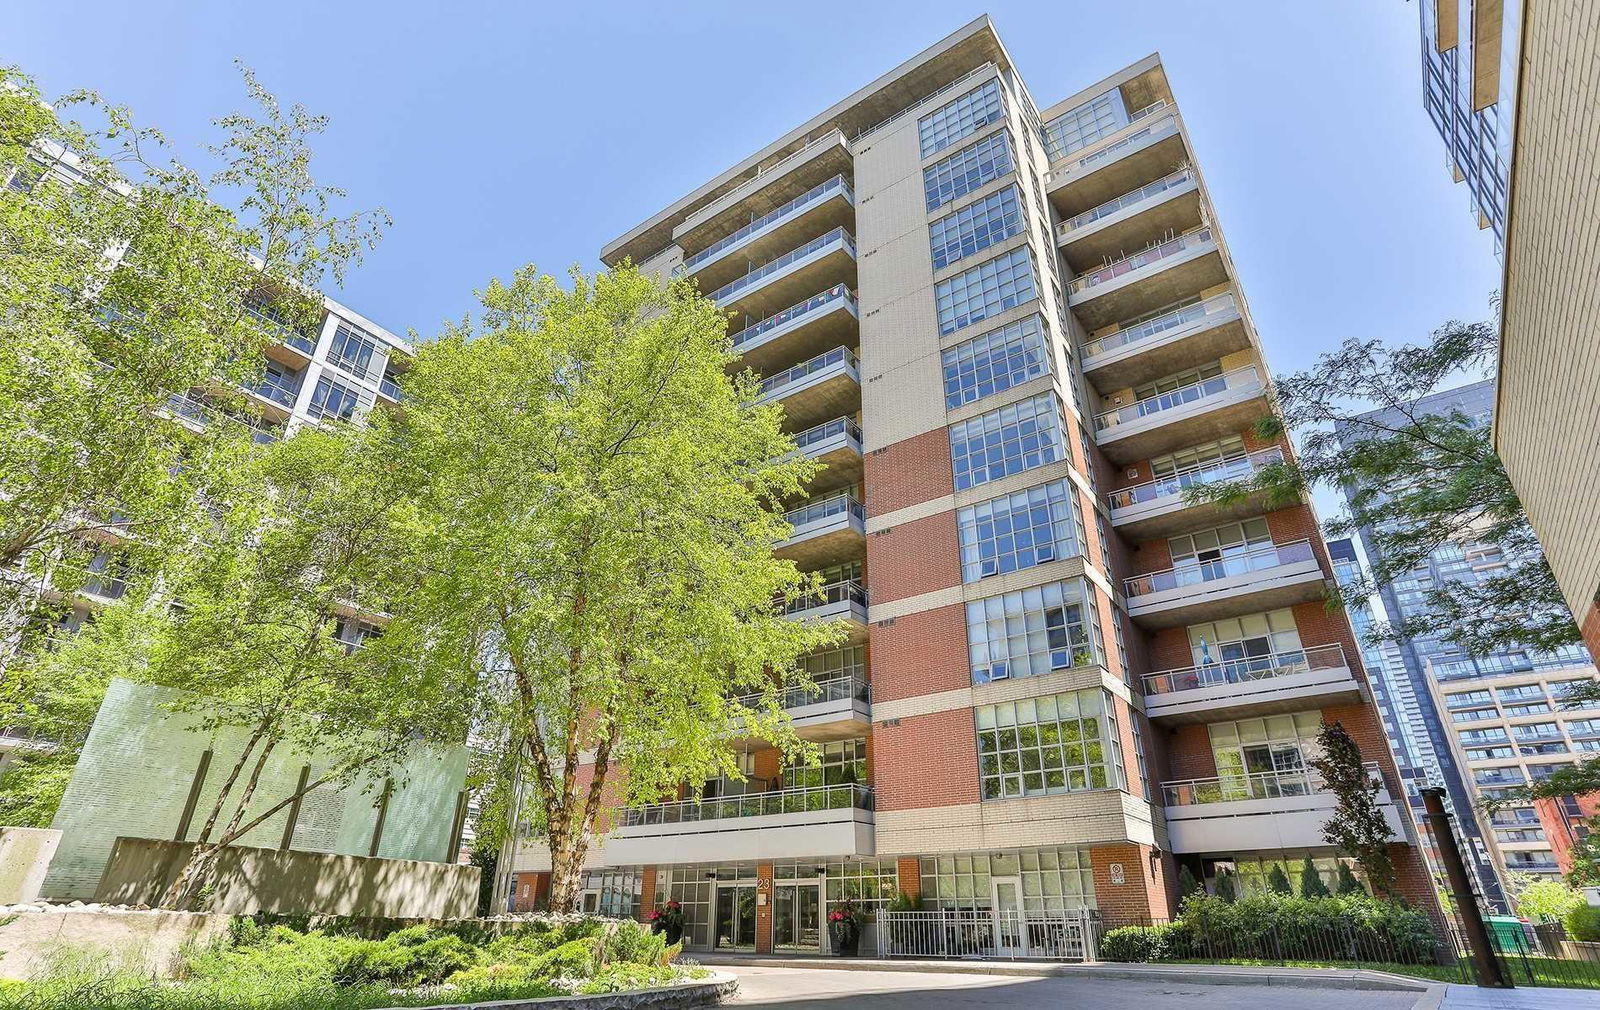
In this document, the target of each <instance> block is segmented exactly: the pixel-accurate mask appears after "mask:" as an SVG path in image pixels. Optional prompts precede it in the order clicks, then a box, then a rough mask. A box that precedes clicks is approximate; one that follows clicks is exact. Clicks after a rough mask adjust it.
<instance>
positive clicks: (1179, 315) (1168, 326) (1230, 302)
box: [1083, 293, 1238, 361]
mask: <svg viewBox="0 0 1600 1010" xmlns="http://www.w3.org/2000/svg"><path fill="white" fill-rule="evenodd" d="M1237 308H1238V303H1237V302H1235V301H1234V298H1233V295H1232V293H1225V294H1220V295H1212V296H1211V297H1210V298H1207V299H1206V300H1205V301H1201V302H1193V303H1191V304H1189V305H1184V306H1181V307H1179V308H1176V309H1173V310H1172V311H1170V312H1163V313H1161V314H1160V315H1158V316H1151V317H1150V318H1148V319H1141V320H1139V321H1138V322H1136V323H1129V324H1126V325H1123V326H1119V327H1117V329H1116V330H1115V331H1114V332H1112V333H1108V334H1106V335H1105V336H1103V337H1100V338H1098V339H1096V340H1091V341H1089V342H1088V343H1086V344H1084V345H1083V357H1084V360H1085V361H1087V360H1088V359H1089V358H1092V357H1094V356H1095V355H1097V354H1105V353H1106V352H1107V351H1114V350H1116V349H1117V348H1119V347H1126V346H1127V345H1129V344H1136V343H1139V342H1140V341H1144V340H1149V339H1150V338H1152V337H1158V336H1160V335H1161V334H1163V333H1167V332H1169V331H1171V330H1176V329H1178V328H1180V327H1183V326H1188V325H1189V324H1190V323H1193V322H1196V321H1198V320H1201V319H1204V318H1205V317H1207V316H1217V315H1221V314H1223V313H1225V312H1232V311H1236V310H1237Z"/></svg>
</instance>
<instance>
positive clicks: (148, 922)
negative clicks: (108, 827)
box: [0, 906, 230, 979]
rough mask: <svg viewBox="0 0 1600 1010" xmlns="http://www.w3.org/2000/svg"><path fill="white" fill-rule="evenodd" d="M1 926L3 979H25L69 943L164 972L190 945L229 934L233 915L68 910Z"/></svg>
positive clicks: (13, 919)
mask: <svg viewBox="0 0 1600 1010" xmlns="http://www.w3.org/2000/svg"><path fill="white" fill-rule="evenodd" d="M8 918H10V919H11V921H10V922H7V923H5V924H4V925H0V978H10V979H26V978H28V977H29V976H30V975H32V974H33V973H34V972H35V971H37V970H39V969H40V968H42V967H43V966H44V964H45V963H46V961H47V960H48V959H50V958H51V957H54V956H57V955H58V954H60V953H61V952H62V950H63V948H64V947H80V948H84V949H91V950H94V951H97V952H102V953H106V954H109V955H111V956H112V957H115V958H118V959H120V960H122V961H123V963H125V964H128V965H135V966H143V967H144V969H145V970H147V971H151V972H165V971H166V969H167V967H168V966H169V965H170V963H171V961H172V958H173V956H174V955H175V954H177V953H178V951H179V950H180V949H182V948H183V946H184V945H185V944H189V943H194V944H207V943H210V942H212V941H213V940H215V939H217V938H218V937H221V936H223V935H225V934H226V933H227V931H228V920H229V918H230V917H229V916H226V915H207V914H203V913H196V912H133V911H118V910H115V909H94V910H89V909H66V908H61V907H59V906H58V907H56V908H54V909H52V910H50V911H48V912H38V911H34V912H24V913H21V914H17V915H14V916H8Z"/></svg>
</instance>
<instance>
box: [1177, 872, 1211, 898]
mask: <svg viewBox="0 0 1600 1010" xmlns="http://www.w3.org/2000/svg"><path fill="white" fill-rule="evenodd" d="M1203 890H1205V888H1204V886H1202V885H1201V883H1200V881H1198V880H1196V879H1195V876H1194V871H1193V870H1191V869H1189V867H1188V864H1183V865H1180V866H1179V867H1178V898H1179V899H1180V900H1182V899H1183V898H1187V897H1188V896H1189V895H1191V894H1194V893H1196V892H1197V891H1203Z"/></svg>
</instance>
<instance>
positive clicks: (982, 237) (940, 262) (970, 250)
mask: <svg viewBox="0 0 1600 1010" xmlns="http://www.w3.org/2000/svg"><path fill="white" fill-rule="evenodd" d="M1022 223H1023V221H1022V208H1021V206H1020V205H1019V204H1018V201H1017V187H1015V186H1008V187H1006V188H1005V189H1002V190H1001V191H1000V192H998V193H990V194H989V195H988V196H986V197H984V198H983V199H982V200H976V201H974V202H972V203H969V204H967V205H966V206H965V207H962V208H961V209H960V210H958V211H956V212H955V213H954V214H950V215H948V216H946V217H941V218H940V219H939V220H937V221H935V222H933V224H931V225H929V226H928V235H929V248H930V250H931V252H932V255H933V268H934V269H935V270H939V269H942V268H943V267H947V266H949V265H950V264H952V263H955V262H957V261H958V260H961V259H965V258H966V257H968V256H971V255H973V254H974V253H977V252H981V251H982V250H984V249H987V248H989V247H990V246H992V245H994V244H995V243H997V242H1004V241H1005V240H1006V239H1008V238H1011V237H1012V236H1013V235H1020V234H1021V233H1022Z"/></svg>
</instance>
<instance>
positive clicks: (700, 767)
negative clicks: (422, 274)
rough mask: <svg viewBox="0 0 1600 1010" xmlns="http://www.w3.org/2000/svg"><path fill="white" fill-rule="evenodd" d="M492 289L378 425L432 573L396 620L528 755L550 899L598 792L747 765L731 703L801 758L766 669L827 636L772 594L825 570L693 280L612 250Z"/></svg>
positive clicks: (780, 680)
mask: <svg viewBox="0 0 1600 1010" xmlns="http://www.w3.org/2000/svg"><path fill="white" fill-rule="evenodd" d="M480 297H481V299H482V302H483V316H482V319H481V320H480V321H478V322H477V323H473V322H470V321H469V322H464V323H462V324H459V325H456V326H452V327H450V328H448V329H447V330H446V331H445V333H444V334H443V336H442V337H441V338H440V339H439V340H438V341H436V342H434V343H432V344H430V345H428V346H426V347H424V348H423V349H422V350H421V352H420V353H419V355H418V357H417V360H416V362H415V364H414V366H413V367H412V368H411V369H410V371H409V372H408V374H407V385H406V401H405V404H404V406H403V409H400V410H398V411H394V412H385V413H384V414H383V415H382V416H379V417H377V418H375V420H374V424H373V425H372V428H371V432H372V437H373V439H374V440H376V441H375V444H378V445H381V446H383V447H384V449H385V452H384V458H387V459H390V460H392V461H394V463H395V465H396V466H398V467H401V468H404V469H406V470H407V471H408V472H410V473H413V474H415V475H417V490H416V494H415V495H414V497H413V498H412V499H411V500H410V501H409V502H408V503H407V505H406V506H405V509H404V513H405V515H406V516H407V518H406V520H405V522H406V524H407V525H409V527H410V528H411V529H412V530H413V532H414V543H413V546H412V550H413V557H414V558H415V565H416V568H417V570H418V571H420V572H423V573H424V577H423V578H422V579H421V581H420V582H419V584H418V585H417V586H416V587H414V588H413V589H411V590H410V591H408V595H407V608H406V609H407V613H405V614H396V616H395V619H393V620H391V622H390V624H389V626H388V628H387V629H386V631H385V640H388V639H391V638H398V639H400V640H403V641H405V642H407V643H408V647H409V648H411V649H414V650H415V651H416V652H417V654H418V655H420V656H422V657H424V660H425V662H428V663H439V664H441V665H450V664H454V665H455V666H457V667H460V668H461V669H463V670H466V671H469V672H470V674H471V675H472V676H474V677H476V678H477V680H478V683H479V690H478V693H477V700H478V702H479V712H478V719H479V726H480V731H481V733H482V735H483V736H485V737H487V738H490V739H496V740H504V741H506V746H507V747H509V748H510V750H511V752H512V754H514V755H515V757H516V759H517V760H518V761H520V763H521V764H520V767H521V768H522V774H523V781H524V782H526V783H527V784H528V785H529V792H530V794H531V796H532V797H533V800H532V801H531V804H530V805H534V806H537V807H538V809H539V813H540V815H541V816H540V817H539V818H537V819H538V820H539V821H540V822H542V824H543V825H544V828H545V831H546V833H547V836H548V843H549V847H550V852H551V861H552V867H553V871H552V881H551V897H550V906H551V908H552V909H553V910H556V911H564V910H570V909H571V908H572V907H573V905H574V903H575V902H576V900H577V898H578V894H579V887H580V884H581V872H582V866H583V859H584V855H585V853H586V852H587V849H588V845H589V840H590V838H591V837H592V836H593V834H594V832H595V831H596V830H597V828H598V827H602V826H603V825H599V824H598V821H599V818H600V813H601V809H602V806H605V807H607V808H609V807H611V806H612V805H613V804H616V803H640V802H654V801H658V800H661V799H662V798H663V797H666V796H676V795H677V790H678V789H679V787H680V786H681V785H682V784H683V783H685V782H689V783H693V784H698V783H700V782H704V781H705V780H707V779H709V778H715V777H718V776H719V775H726V776H729V777H738V776H739V775H740V771H739V765H738V763H737V760H736V754H735V751H734V749H733V747H732V746H731V742H730V741H731V740H732V739H733V736H734V728H735V725H736V723H740V722H742V723H743V727H744V731H745V733H746V734H747V735H755V736H760V737H762V738H764V739H768V740H771V741H773V742H774V744H775V745H777V746H779V747H780V748H782V749H783V750H784V751H785V752H786V753H787V754H788V755H789V756H790V757H791V758H794V759H804V758H806V757H808V756H809V755H810V753H811V750H810V749H809V748H808V747H807V746H806V745H805V744H803V743H802V742H801V741H800V740H799V739H798V738H797V737H796V736H795V734H794V733H793V731H792V730H791V729H790V728H789V727H788V723H787V717H786V716H785V714H784V712H783V708H782V703H781V695H780V693H779V687H780V684H787V685H789V686H794V685H801V686H803V685H804V684H805V683H807V681H806V678H805V674H804V673H803V672H802V671H801V670H800V669H799V668H798V667H797V665H796V661H797V660H798V658H799V657H801V656H803V655H804V654H805V653H807V652H809V651H811V650H813V649H815V648H817V647H818V646H820V645H823V644H827V643H830V642H833V641H836V640H837V637H838V633H837V631H836V630H834V629H830V628H827V627H824V626H819V625H811V624H804V623H801V622H796V621H791V620H787V619H785V618H784V617H783V615H782V614H781V613H779V612H778V611H777V610H776V609H775V608H774V600H780V601H782V600H791V601H792V600H796V599H799V598H801V597H803V596H805V595H806V594H808V593H810V592H812V591H813V590H814V587H815V579H814V577H809V576H803V575H801V574H800V573H799V572H798V571H797V570H796V569H795V567H794V565H793V564H792V563H791V562H788V561H783V560H779V559H776V558H774V557H773V556H772V547H773V545H774V544H775V543H777V542H778V541H780V540H782V539H783V538H784V537H785V536H787V534H788V526H787V525H786V523H785V522H784V520H783V514H782V513H783V502H784V500H785V499H787V498H789V497H791V496H794V495H796V494H798V493H800V492H801V491H802V490H803V488H804V486H805V483H806V481H807V480H808V479H809V478H810V476H811V475H812V474H813V473H814V471H815V467H816V464H815V463H813V462H812V461H809V460H807V459H805V458H804V457H803V456H800V455H799V454H797V453H794V451H793V450H794V443H793V440H792V439H791V438H790V437H789V436H788V435H787V434H785V433H784V432H783V430H782V425H781V421H782V416H781V410H780V409H779V408H776V407H773V406H763V405H760V404H758V403H757V400H758V399H759V397H758V396H757V394H756V388H755V386H754V384H753V383H754V378H753V376H750V375H730V373H729V371H728V366H729V365H730V364H732V363H733V361H734V357H733V355H732V351H731V348H730V346H729V343H728V338H727V334H726V319H725V317H724V316H723V314H722V313H721V312H720V311H719V310H718V309H717V308H716V306H715V305H714V304H712V303H711V302H709V301H708V300H706V299H703V298H701V297H699V296H698V294H697V293H696V292H695V290H694V288H693V286H692V285H690V284H688V283H687V282H683V281H674V282H671V283H669V284H665V285H663V284H661V283H658V282H657V281H655V280H653V279H651V278H649V277H646V276H644V275H642V274H640V273H639V272H638V271H637V270H634V269H632V268H622V269H618V270H615V271H610V272H606V273H602V274H600V275H598V276H596V277H586V276H584V275H582V274H581V273H576V272H574V274H573V275H572V278H571V284H570V288H563V287H562V286H561V285H560V284H559V283H558V282H557V281H556V280H555V279H553V278H551V277H548V276H540V275H538V274H537V273H536V272H535V271H533V270H532V269H524V270H521V271H518V272H517V274H516V275H515V276H514V277H513V278H512V279H511V281H510V282H509V283H502V282H500V281H495V282H493V283H491V284H490V285H489V287H488V289H487V290H485V291H483V292H482V293H481V295H480ZM469 402H470V403H471V404H472V410H471V411H463V410H462V409H461V405H462V404H463V403H469ZM752 694H754V695H759V696H760V697H761V699H762V701H761V703H760V704H758V705H756V706H755V707H754V709H751V708H747V707H745V706H743V705H740V704H738V703H736V702H735V701H734V700H733V699H734V698H735V697H737V696H740V695H752ZM588 755H592V756H593V757H592V760H591V759H590V758H589V757H588ZM580 756H581V757H582V759H583V760H582V761H581V762H580ZM580 764H582V765H583V766H584V771H585V774H584V775H582V776H580V773H579V766H580ZM591 769H592V775H590V774H587V773H588V772H589V771H590V770H591ZM603 795H605V796H606V801H605V802H604V803H602V796H603ZM528 819H532V818H528Z"/></svg>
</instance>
